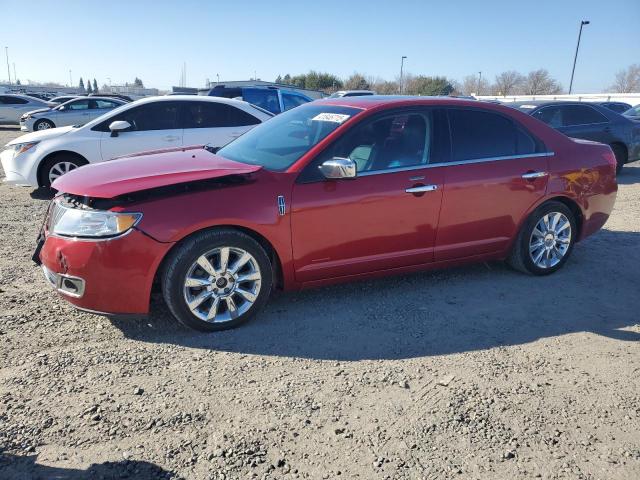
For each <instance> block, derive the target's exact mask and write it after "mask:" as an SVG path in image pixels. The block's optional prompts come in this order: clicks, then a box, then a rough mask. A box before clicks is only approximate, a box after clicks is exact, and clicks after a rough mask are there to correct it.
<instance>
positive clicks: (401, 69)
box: [400, 55, 407, 95]
mask: <svg viewBox="0 0 640 480" xmlns="http://www.w3.org/2000/svg"><path fill="white" fill-rule="evenodd" d="M405 58H407V56H406V55H403V56H402V58H401V59H400V95H402V91H403V90H404V88H403V87H404V85H403V84H402V75H403V72H404V59H405Z"/></svg>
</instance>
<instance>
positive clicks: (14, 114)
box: [0, 93, 52, 125]
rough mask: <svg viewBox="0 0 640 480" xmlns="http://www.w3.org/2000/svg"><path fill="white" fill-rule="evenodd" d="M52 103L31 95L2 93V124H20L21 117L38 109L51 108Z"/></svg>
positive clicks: (0, 106) (0, 105)
mask: <svg viewBox="0 0 640 480" xmlns="http://www.w3.org/2000/svg"><path fill="white" fill-rule="evenodd" d="M51 106H52V104H50V103H48V102H46V101H44V100H41V99H39V98H35V97H30V96H29V95H18V94H9V93H4V94H0V124H9V125H18V124H20V117H22V115H24V114H25V113H27V112H30V111H32V110H36V109H49V108H50V107H51Z"/></svg>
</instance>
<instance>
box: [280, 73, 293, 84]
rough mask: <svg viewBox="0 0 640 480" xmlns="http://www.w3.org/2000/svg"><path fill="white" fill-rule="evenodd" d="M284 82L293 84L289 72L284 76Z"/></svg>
mask: <svg viewBox="0 0 640 480" xmlns="http://www.w3.org/2000/svg"><path fill="white" fill-rule="evenodd" d="M282 83H284V84H287V85H291V75H289V74H288V73H287V74H286V75H285V76H284V77H282Z"/></svg>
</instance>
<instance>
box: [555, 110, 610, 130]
mask: <svg viewBox="0 0 640 480" xmlns="http://www.w3.org/2000/svg"><path fill="white" fill-rule="evenodd" d="M603 122H608V120H607V117H605V116H604V115H602V114H601V113H600V112H598V111H597V110H596V109H595V108H593V107H590V106H588V105H566V106H563V107H562V124H563V126H565V127H569V126H571V125H588V124H590V123H603Z"/></svg>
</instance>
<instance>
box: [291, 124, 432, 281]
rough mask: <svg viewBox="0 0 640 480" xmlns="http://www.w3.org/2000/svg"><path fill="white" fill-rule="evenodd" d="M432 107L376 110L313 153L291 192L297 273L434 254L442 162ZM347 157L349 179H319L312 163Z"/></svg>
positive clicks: (419, 259)
mask: <svg viewBox="0 0 640 480" xmlns="http://www.w3.org/2000/svg"><path fill="white" fill-rule="evenodd" d="M433 138H434V128H433V115H432V112H429V111H426V112H422V113H416V112H414V113H408V114H395V115H386V116H383V117H376V118H374V119H372V120H370V121H367V122H364V124H363V125H356V126H355V127H353V128H352V129H351V130H350V131H349V132H347V133H346V134H345V135H344V136H343V137H342V139H340V140H338V141H337V142H335V143H334V145H332V146H330V147H329V148H328V149H327V150H326V151H325V152H323V153H321V154H320V155H319V157H318V158H316V159H315V160H314V161H312V162H311V163H310V164H309V165H308V166H307V168H306V169H305V171H303V172H302V174H301V175H300V177H299V178H298V181H297V183H296V184H295V186H294V188H293V196H292V220H291V230H292V245H293V256H294V264H295V270H296V278H297V280H298V281H300V282H310V281H315V280H322V279H325V278H331V277H339V276H345V275H357V274H361V273H367V272H372V271H377V270H385V269H391V268H396V267H403V266H409V265H416V264H424V263H428V262H431V261H433V249H434V246H435V238H436V228H437V223H438V216H439V212H440V203H441V199H442V186H443V173H442V172H443V169H442V168H432V167H430V165H429V162H430V161H433V157H434V156H436V155H437V153H436V152H435V151H434V147H433V145H434V140H433ZM332 157H342V158H344V157H347V158H350V159H352V160H353V161H354V162H355V163H356V164H357V166H358V171H359V173H358V176H357V177H356V178H355V179H351V180H346V179H344V180H325V179H324V178H323V177H321V176H320V175H319V171H318V165H319V164H320V163H322V162H323V161H325V160H328V159H329V158H332Z"/></svg>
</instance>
